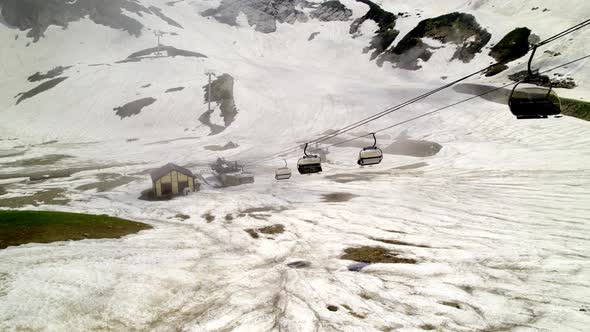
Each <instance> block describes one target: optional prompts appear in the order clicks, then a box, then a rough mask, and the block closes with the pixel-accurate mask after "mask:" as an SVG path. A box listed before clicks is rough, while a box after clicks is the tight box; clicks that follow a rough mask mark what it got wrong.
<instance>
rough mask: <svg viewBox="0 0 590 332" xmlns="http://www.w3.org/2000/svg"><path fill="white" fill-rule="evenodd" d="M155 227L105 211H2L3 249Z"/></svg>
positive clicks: (114, 235)
mask: <svg viewBox="0 0 590 332" xmlns="http://www.w3.org/2000/svg"><path fill="white" fill-rule="evenodd" d="M151 228H152V227H151V226H149V225H146V224H143V223H139V222H135V221H130V220H125V219H121V218H115V217H109V216H105V215H90V214H80V213H66V212H49V211H0V249H4V248H7V247H10V246H18V245H21V244H27V243H50V242H56V241H67V240H74V241H76V240H84V239H113V238H120V237H123V236H125V235H129V234H134V233H137V232H139V231H142V230H146V229H151Z"/></svg>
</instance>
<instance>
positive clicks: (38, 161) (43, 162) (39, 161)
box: [4, 154, 72, 167]
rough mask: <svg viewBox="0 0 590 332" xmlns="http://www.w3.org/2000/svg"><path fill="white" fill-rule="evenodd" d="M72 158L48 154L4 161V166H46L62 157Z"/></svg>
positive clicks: (64, 156) (65, 157)
mask: <svg viewBox="0 0 590 332" xmlns="http://www.w3.org/2000/svg"><path fill="white" fill-rule="evenodd" d="M67 158H72V156H68V155H63V154H50V155H47V156H43V157H37V158H29V159H21V160H17V161H13V162H10V163H5V164H4V166H6V167H28V166H47V165H53V164H55V163H57V162H59V161H61V160H63V159H67Z"/></svg>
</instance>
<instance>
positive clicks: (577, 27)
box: [257, 19, 590, 161]
mask: <svg viewBox="0 0 590 332" xmlns="http://www.w3.org/2000/svg"><path fill="white" fill-rule="evenodd" d="M588 25H590V19H588V20H585V21H583V22H581V23H578V24H576V25H574V26H572V27H570V28H568V29H566V30H564V31H562V32H560V33H558V34H556V35H554V36H552V37H549V38H547V39H545V40H543V41H541V42H539V43H537V44H536V45H534V46H532V47H530V48H529V51H530V50H531V49H536V48H538V47H540V46H544V45H546V44H549V43H551V42H554V41H556V40H558V39H560V38H562V37H565V36H566V35H569V34H571V33H573V32H575V31H578V30H580V29H582V28H584V27H586V26H588ZM582 59H584V58H580V59H579V60H582ZM579 60H578V61H579ZM574 62H575V61H574ZM498 64H500V63H499V62H496V63H494V64H492V65H490V66H487V67H486V68H484V69H481V70H478V71H476V72H474V73H471V74H469V75H466V76H464V77H462V78H460V79H457V80H455V81H453V82H450V83H448V84H445V85H443V86H441V87H439V88H436V89H434V90H431V91H429V92H426V93H424V94H422V95H420V96H417V97H415V98H412V99H410V100H408V101H405V102H403V103H401V104H398V105H396V106H393V107H390V108H388V109H386V110H384V111H381V112H379V113H377V114H374V115H372V116H369V117H367V118H365V119H362V120H359V121H357V122H355V123H353V124H351V125H348V126H346V127H343V128H341V129H339V130H337V131H336V132H332V133H330V134H327V135H324V136H322V137H320V138H317V139H314V140H311V141H309V142H307V143H306V144H309V143H320V142H324V141H326V140H328V139H331V138H334V137H337V136H340V135H342V134H344V133H347V132H349V131H351V130H354V129H356V128H358V127H361V126H363V125H366V124H368V123H370V122H373V121H375V120H377V119H380V118H382V117H384V116H386V115H388V114H391V113H393V112H395V111H398V110H400V109H403V108H405V107H407V106H409V105H411V104H414V103H416V102H418V101H421V100H423V99H425V98H427V97H429V96H431V95H433V94H435V93H437V92H440V91H442V90H444V89H447V88H449V87H451V86H453V85H455V84H457V83H460V82H462V81H465V80H467V79H469V78H471V77H473V76H475V75H477V74H479V73H482V72H485V71H486V70H488V69H489V68H491V67H493V66H495V65H498ZM566 65H567V64H566ZM555 69H556V68H554V69H552V70H555ZM545 72H546V71H545ZM516 83H519V82H516ZM516 83H513V84H516ZM510 85H512V84H509V85H508V86H510ZM365 136H366V135H365ZM365 136H361V137H365ZM340 144H342V142H340ZM300 149H301V146H297V147H293V148H290V149H287V150H284V151H282V152H279V153H276V154H273V155H271V156H268V157H267V158H263V159H258V160H257V161H268V160H273V159H276V158H275V157H276V156H285V155H289V154H291V153H292V152H294V151H299V150H300Z"/></svg>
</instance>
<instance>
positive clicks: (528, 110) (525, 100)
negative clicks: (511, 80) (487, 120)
mask: <svg viewBox="0 0 590 332" xmlns="http://www.w3.org/2000/svg"><path fill="white" fill-rule="evenodd" d="M537 47H538V46H537V45H535V46H533V51H532V53H531V57H530V58H529V63H528V69H527V77H526V78H525V79H524V80H522V81H520V82H519V83H517V84H516V85H515V86H514V88H512V92H511V93H510V99H509V100H508V106H509V107H510V112H512V114H514V116H516V118H517V119H545V118H547V117H549V116H550V115H558V114H560V113H561V101H560V99H559V97H558V96H557V93H555V91H554V90H553V89H552V86H551V79H549V77H547V76H542V75H540V74H539V73H538V72H533V69H532V63H533V58H534V56H535V52H536V51H537ZM543 85H545V86H546V85H549V87H548V88H547V87H544V86H543Z"/></svg>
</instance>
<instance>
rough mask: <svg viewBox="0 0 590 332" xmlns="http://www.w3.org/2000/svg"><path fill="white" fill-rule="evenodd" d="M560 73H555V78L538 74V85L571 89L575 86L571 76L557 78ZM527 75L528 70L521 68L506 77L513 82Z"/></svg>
mask: <svg viewBox="0 0 590 332" xmlns="http://www.w3.org/2000/svg"><path fill="white" fill-rule="evenodd" d="M559 75H560V74H556V75H555V76H556V77H555V78H550V77H549V76H547V75H540V79H539V80H538V82H537V84H536V85H538V86H543V87H546V88H549V87H553V88H561V89H573V88H575V87H576V86H577V84H576V82H575V81H574V79H573V78H571V77H565V78H559V77H560V76H559ZM527 76H528V71H527V70H523V71H519V72H517V73H514V74H512V75H508V78H509V79H510V80H512V81H514V82H519V81H522V80H524V79H525V78H526V77H527Z"/></svg>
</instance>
